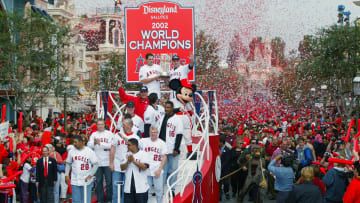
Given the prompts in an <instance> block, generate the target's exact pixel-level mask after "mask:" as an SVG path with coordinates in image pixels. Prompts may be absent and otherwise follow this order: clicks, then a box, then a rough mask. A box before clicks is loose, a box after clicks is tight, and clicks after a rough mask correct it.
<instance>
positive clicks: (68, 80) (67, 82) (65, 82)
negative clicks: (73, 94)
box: [63, 77, 72, 132]
mask: <svg viewBox="0 0 360 203" xmlns="http://www.w3.org/2000/svg"><path fill="white" fill-rule="evenodd" d="M71 82H72V81H71V78H70V77H64V78H63V83H64V84H65V85H64V86H65V89H64V131H65V132H67V120H66V119H67V110H66V105H67V104H66V103H67V94H68V93H67V91H68V89H69V85H70V84H71Z"/></svg>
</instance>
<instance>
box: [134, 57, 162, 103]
mask: <svg viewBox="0 0 360 203" xmlns="http://www.w3.org/2000/svg"><path fill="white" fill-rule="evenodd" d="M139 79H140V82H141V83H142V84H143V85H144V86H146V87H147V88H148V90H149V95H150V94H151V93H156V94H157V95H158V98H160V66H159V65H157V64H154V54H152V53H147V54H146V65H144V66H142V67H141V68H140V71H139Z"/></svg>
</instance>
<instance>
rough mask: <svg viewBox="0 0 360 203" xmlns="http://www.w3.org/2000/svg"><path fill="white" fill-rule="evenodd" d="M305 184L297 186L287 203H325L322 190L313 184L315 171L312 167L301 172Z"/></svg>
mask: <svg viewBox="0 0 360 203" xmlns="http://www.w3.org/2000/svg"><path fill="white" fill-rule="evenodd" d="M301 177H302V180H303V182H302V183H300V184H295V185H294V186H293V188H292V191H291V192H290V194H289V196H288V199H287V201H286V202H291V203H310V202H320V203H322V202H323V198H322V192H321V190H320V188H319V187H318V186H316V185H314V183H313V181H312V180H313V178H314V170H313V168H312V167H305V168H303V169H302V170H301Z"/></svg>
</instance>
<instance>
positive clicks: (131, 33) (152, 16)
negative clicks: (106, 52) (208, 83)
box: [125, 2, 195, 83]
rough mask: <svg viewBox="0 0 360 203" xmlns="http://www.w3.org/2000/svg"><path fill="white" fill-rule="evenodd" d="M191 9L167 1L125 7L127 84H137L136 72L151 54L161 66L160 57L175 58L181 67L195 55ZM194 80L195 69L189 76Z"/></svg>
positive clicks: (137, 75)
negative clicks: (165, 55)
mask: <svg viewBox="0 0 360 203" xmlns="http://www.w3.org/2000/svg"><path fill="white" fill-rule="evenodd" d="M194 27H195V25H194V9H193V8H184V7H181V6H180V5H179V4H176V3H170V2H149V3H144V4H141V5H140V6H138V7H136V8H125V28H126V31H125V37H126V48H125V50H126V82H128V83H133V82H139V70H140V68H141V66H143V65H145V64H146V60H145V55H146V54H147V53H153V54H154V55H155V63H156V64H160V54H162V53H167V54H170V57H172V56H173V55H175V54H176V55H178V56H179V57H180V59H181V60H180V62H181V64H182V65H185V64H188V63H189V61H190V60H189V58H188V57H189V54H190V52H194V43H195V37H194V34H195V33H194ZM188 78H189V80H191V81H194V80H195V71H194V69H193V70H192V71H191V72H190V73H189V75H188Z"/></svg>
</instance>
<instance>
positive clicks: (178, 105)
mask: <svg viewBox="0 0 360 203" xmlns="http://www.w3.org/2000/svg"><path fill="white" fill-rule="evenodd" d="M171 101H172V102H173V103H174V109H177V108H182V109H184V111H186V112H188V111H193V109H192V106H191V104H190V103H187V104H186V105H184V104H183V103H181V102H180V101H179V100H178V99H172V100H171ZM186 112H185V113H182V112H179V113H177V115H178V116H181V119H182V121H183V125H184V128H186V129H191V119H192V118H191V116H190V114H189V113H186Z"/></svg>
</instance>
